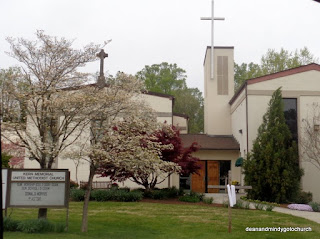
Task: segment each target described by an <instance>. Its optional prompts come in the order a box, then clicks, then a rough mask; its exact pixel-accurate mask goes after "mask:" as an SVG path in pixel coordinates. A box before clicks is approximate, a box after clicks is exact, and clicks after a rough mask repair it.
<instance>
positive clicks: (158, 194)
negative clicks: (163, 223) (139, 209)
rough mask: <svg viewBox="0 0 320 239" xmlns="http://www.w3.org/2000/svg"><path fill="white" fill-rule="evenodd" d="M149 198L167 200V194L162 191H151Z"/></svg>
mask: <svg viewBox="0 0 320 239" xmlns="http://www.w3.org/2000/svg"><path fill="white" fill-rule="evenodd" d="M151 198H152V199H160V200H161V199H167V198H168V195H167V192H166V191H164V190H153V191H151Z"/></svg>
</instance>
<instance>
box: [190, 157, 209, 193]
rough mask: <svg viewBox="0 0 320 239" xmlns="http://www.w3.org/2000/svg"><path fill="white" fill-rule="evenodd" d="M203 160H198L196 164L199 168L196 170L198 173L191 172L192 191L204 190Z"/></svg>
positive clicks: (202, 191) (199, 191)
mask: <svg viewBox="0 0 320 239" xmlns="http://www.w3.org/2000/svg"><path fill="white" fill-rule="evenodd" d="M205 163H206V162H205V161H199V162H198V165H200V167H201V169H200V170H198V174H196V173H194V174H192V180H191V189H192V191H193V192H197V193H204V192H205V190H206V186H205V174H206V172H205Z"/></svg>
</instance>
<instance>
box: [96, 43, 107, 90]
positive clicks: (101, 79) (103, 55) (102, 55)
mask: <svg viewBox="0 0 320 239" xmlns="http://www.w3.org/2000/svg"><path fill="white" fill-rule="evenodd" d="M97 57H99V58H100V75H99V78H98V82H97V84H98V86H99V87H101V88H102V87H104V85H105V78H104V73H103V64H104V58H106V57H108V54H107V53H105V52H104V50H103V49H101V51H100V52H99V53H98V54H97Z"/></svg>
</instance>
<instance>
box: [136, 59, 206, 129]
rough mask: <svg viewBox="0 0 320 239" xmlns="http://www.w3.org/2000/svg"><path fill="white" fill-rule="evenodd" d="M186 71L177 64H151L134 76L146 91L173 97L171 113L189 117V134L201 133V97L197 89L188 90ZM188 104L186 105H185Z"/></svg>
mask: <svg viewBox="0 0 320 239" xmlns="http://www.w3.org/2000/svg"><path fill="white" fill-rule="evenodd" d="M185 73H186V71H185V70H183V69H181V68H179V67H178V66H177V64H168V63H167V62H162V63H161V64H153V65H151V66H145V67H144V68H143V69H142V70H141V71H139V72H138V73H137V74H136V77H137V78H138V79H139V80H141V81H142V82H143V83H144V85H145V87H146V89H147V90H149V91H153V92H159V93H164V94H170V95H173V96H174V97H175V104H174V108H173V111H174V112H175V113H180V114H186V115H188V116H189V122H188V128H189V133H199V132H203V97H202V93H201V92H200V91H199V89H198V88H188V87H187V84H186V77H187V76H186V74H185ZM186 102H188V103H186Z"/></svg>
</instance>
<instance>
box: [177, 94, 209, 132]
mask: <svg viewBox="0 0 320 239" xmlns="http://www.w3.org/2000/svg"><path fill="white" fill-rule="evenodd" d="M173 95H174V96H175V103H174V107H173V111H174V112H176V113H180V114H185V115H188V116H189V121H188V131H189V133H200V132H203V124H204V123H203V119H204V112H203V110H204V109H203V97H202V92H201V91H200V90H199V89H198V88H186V89H182V90H177V91H175V92H174V94H173Z"/></svg>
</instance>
